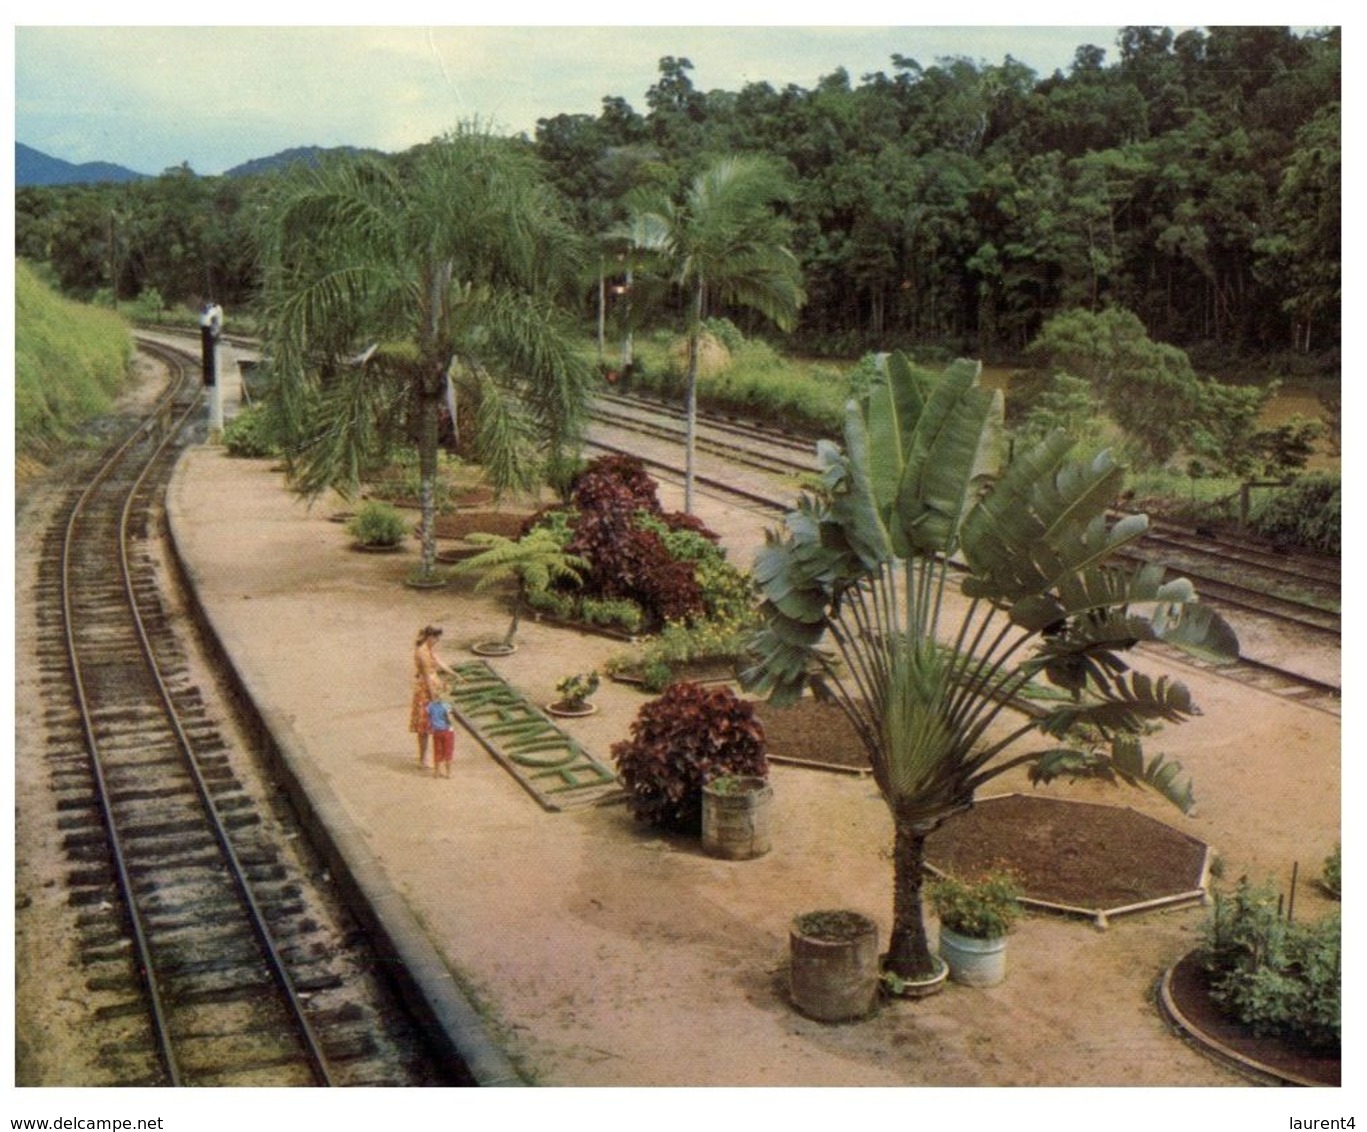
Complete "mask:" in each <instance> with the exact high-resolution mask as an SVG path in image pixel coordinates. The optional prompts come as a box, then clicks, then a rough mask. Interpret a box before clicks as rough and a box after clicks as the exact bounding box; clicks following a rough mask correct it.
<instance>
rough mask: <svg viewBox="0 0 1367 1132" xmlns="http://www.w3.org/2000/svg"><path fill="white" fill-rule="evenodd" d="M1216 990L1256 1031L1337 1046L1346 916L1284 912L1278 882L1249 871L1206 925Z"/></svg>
mask: <svg viewBox="0 0 1367 1132" xmlns="http://www.w3.org/2000/svg"><path fill="white" fill-rule="evenodd" d="M1202 962H1203V965H1204V967H1205V969H1206V971H1207V973H1208V974H1209V976H1210V988H1211V998H1212V999H1214V1001H1215V1002H1216V1003H1218V1004H1219V1005H1220V1006H1221V1007H1222V1008H1223V1009H1224V1010H1225V1011H1226V1012H1227V1013H1228V1014H1229V1015H1230V1016H1231V1017H1233V1018H1236V1019H1238V1020H1239V1021H1240V1022H1242V1023H1244V1024H1245V1025H1247V1026H1250V1027H1251V1028H1252V1029H1253V1031H1254V1033H1257V1034H1271V1035H1277V1036H1281V1037H1285V1038H1290V1039H1292V1040H1296V1041H1303V1042H1304V1043H1306V1044H1307V1045H1309V1046H1312V1047H1315V1048H1318V1049H1333V1048H1337V1047H1338V1046H1339V1043H1340V1026H1341V1013H1342V923H1341V920H1340V917H1339V915H1338V913H1337V912H1335V913H1333V914H1331V915H1329V916H1326V917H1325V918H1324V919H1322V920H1320V921H1318V922H1316V923H1309V924H1305V923H1301V922H1299V921H1291V920H1288V919H1286V918H1284V917H1283V916H1282V912H1281V902H1280V900H1279V899H1278V897H1277V894H1276V891H1275V890H1274V889H1273V888H1272V886H1271V885H1261V886H1255V885H1253V884H1252V883H1251V882H1250V881H1249V880H1248V878H1247V877H1244V878H1242V879H1241V880H1240V881H1239V884H1238V887H1237V888H1236V889H1235V890H1234V892H1233V893H1232V894H1221V893H1217V894H1216V896H1215V904H1214V907H1213V909H1212V910H1211V914H1210V917H1209V919H1208V920H1207V922H1206V923H1205V925H1204V926H1203V947H1202Z"/></svg>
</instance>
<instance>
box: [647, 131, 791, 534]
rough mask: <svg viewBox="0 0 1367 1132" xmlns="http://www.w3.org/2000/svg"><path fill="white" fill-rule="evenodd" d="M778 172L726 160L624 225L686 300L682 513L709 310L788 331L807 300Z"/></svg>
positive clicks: (759, 163) (689, 488) (689, 497)
mask: <svg viewBox="0 0 1367 1132" xmlns="http://www.w3.org/2000/svg"><path fill="white" fill-rule="evenodd" d="M788 195H789V190H788V188H787V185H786V181H785V179H784V176H783V173H782V172H781V170H780V169H779V168H778V167H777V166H775V165H774V164H773V162H771V161H769V160H767V159H764V158H760V157H727V158H723V159H721V160H719V161H717V162H716V163H715V164H713V165H712V166H711V167H709V168H708V169H706V170H704V171H703V172H702V173H700V174H699V175H698V176H697V177H696V178H695V179H694V180H693V182H692V184H691V185H690V186H689V188H688V190H687V191H686V192H685V194H684V197H683V199H682V201H674V200H671V199H668V198H661V197H657V198H655V199H650V198H638V199H637V201H635V202H634V207H633V209H632V212H633V215H632V218H631V220H630V221H629V224H630V226H631V228H632V230H633V233H634V242H637V243H638V246H640V247H642V248H644V249H647V250H649V251H650V252H653V253H654V254H655V255H656V256H657V257H658V258H659V259H660V261H661V262H662V263H663V265H664V266H665V269H666V270H667V272H668V274H669V276H670V278H671V280H672V281H673V282H674V284H676V285H677V286H678V287H680V288H681V289H682V290H683V291H684V293H685V297H686V304H687V305H686V308H685V309H686V314H685V332H686V334H687V338H688V377H687V417H688V424H687V434H686V439H685V470H684V510H685V511H686V512H689V513H691V512H692V510H693V453H694V432H695V428H696V424H697V414H698V341H699V339H700V337H701V336H702V326H703V319H704V317H705V316H706V314H707V311H708V309H709V306H710V304H713V303H727V304H735V305H739V306H746V307H751V308H753V309H754V310H757V311H759V312H760V314H762V315H764V316H765V317H766V318H770V319H772V320H773V321H774V322H775V323H777V324H778V326H779V327H780V328H782V329H785V330H786V329H789V328H790V327H791V326H792V324H793V322H794V321H795V319H796V318H797V312H798V309H799V307H801V305H802V303H803V302H804V301H805V298H806V296H805V295H804V293H803V290H802V282H801V271H800V269H799V267H798V262H797V259H796V257H795V256H794V255H793V253H792V251H790V250H789V248H788V247H787V239H788V225H787V223H786V222H785V221H784V220H783V219H782V218H780V217H779V216H778V215H776V214H775V212H774V207H773V206H774V205H775V204H777V203H778V202H780V201H783V200H785V199H787V197H788Z"/></svg>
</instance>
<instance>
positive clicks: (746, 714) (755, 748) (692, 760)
mask: <svg viewBox="0 0 1367 1132" xmlns="http://www.w3.org/2000/svg"><path fill="white" fill-rule="evenodd" d="M612 757H613V759H614V760H615V761H616V764H617V772H618V774H619V775H620V776H621V779H622V782H623V785H624V786H625V787H626V791H627V806H628V808H629V809H630V810H631V812H632V814H633V815H634V816H635V818H636V819H637V820H638V821H644V822H648V823H650V824H651V825H654V826H658V827H660V828H662V829H668V830H673V831H676V832H682V833H698V832H699V831H700V830H701V828H702V788H703V786H704V785H705V784H706V783H708V782H710V781H712V779H714V778H719V777H721V776H723V775H753V776H758V777H761V778H762V777H765V776H767V775H768V773H769V762H768V758H767V755H766V753H765V743H764V728H763V726H762V725H761V724H760V722H759V720H758V719H756V718H755V712H754V707H753V706H752V705H751V704H750V703H749V702H748V701H746V700H743V699H741V698H740V697H739V696H737V695H736V693H735V692H733V691H731V689H730V688H727V687H725V686H720V687H716V688H711V689H706V688H703V687H702V686H701V685H698V684H692V683H687V682H683V683H678V684H671V685H670V686H669V687H668V688H667V689H666V690H665V692H664V695H662V696H660V697H659V699H656V700H652V701H651V702H650V703H648V704H646V705H645V706H643V707H642V708H641V710H640V712H639V713H638V714H637V716H636V719H635V720H634V721H633V723H632V725H631V738H630V739H627V740H624V741H622V742H620V743H616V744H614V746H613V748H612Z"/></svg>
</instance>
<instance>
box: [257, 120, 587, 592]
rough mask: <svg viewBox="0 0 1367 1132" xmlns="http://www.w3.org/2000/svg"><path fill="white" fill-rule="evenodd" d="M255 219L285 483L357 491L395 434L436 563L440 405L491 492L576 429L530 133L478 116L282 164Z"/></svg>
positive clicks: (549, 216) (555, 230) (308, 489)
mask: <svg viewBox="0 0 1367 1132" xmlns="http://www.w3.org/2000/svg"><path fill="white" fill-rule="evenodd" d="M264 229H265V230H264V238H263V247H264V252H265V264H266V270H265V280H266V285H265V289H264V291H265V293H264V299H263V317H264V321H265V326H266V331H265V335H264V350H265V352H266V353H268V354H269V356H270V358H271V369H272V373H273V375H274V378H275V382H274V397H273V402H272V407H273V409H274V411H275V413H276V418H277V420H278V421H279V423H280V426H281V430H282V432H283V435H284V436H285V437H286V438H287V446H288V449H289V466H290V471H291V475H292V478H293V481H294V483H295V485H296V486H297V487H298V489H299V490H300V491H302V492H305V493H307V494H316V493H317V492H319V491H321V490H322V489H323V488H326V487H330V486H331V487H338V488H340V489H341V490H343V491H344V492H349V491H351V490H354V489H355V487H356V485H357V483H358V482H359V479H360V476H361V474H362V473H363V472H364V470H365V469H366V467H367V466H368V465H370V464H371V463H372V462H373V461H374V460H375V459H377V458H378V457H379V456H381V455H382V454H383V453H384V452H385V451H386V450H387V447H388V446H389V445H390V444H391V443H392V442H393V440H394V438H395V437H396V435H402V434H404V433H405V432H406V433H408V434H409V435H410V436H411V437H413V438H414V439H416V443H417V450H418V466H419V482H420V491H419V496H420V505H421V508H422V535H423V540H422V548H423V553H422V567H421V572H422V574H423V575H431V574H432V573H434V571H435V560H436V524H435V521H434V520H435V504H434V499H435V496H434V485H435V481H436V474H437V462H438V454H439V430H440V418H441V411H442V409H443V408H447V409H448V410H449V412H450V415H451V424H452V427H453V429H455V431H456V439H457V444H458V446H459V448H460V449H461V450H462V451H463V452H464V453H465V454H467V455H469V456H471V457H472V458H473V459H474V460H475V461H477V462H479V463H481V464H483V465H484V468H485V474H486V476H487V478H488V480H489V482H490V483H491V484H492V485H493V487H494V488H495V490H496V491H499V492H502V491H507V490H512V489H526V488H529V487H531V486H533V485H534V484H535V483H536V482H537V476H538V475H539V469H540V467H541V464H540V461H539V460H538V459H537V458H536V456H535V446H537V445H540V446H541V447H542V448H543V449H544V450H546V451H548V452H549V453H550V455H551V457H552V458H554V457H556V456H558V455H559V454H561V453H562V452H563V451H564V450H565V449H566V448H571V447H573V446H574V445H576V444H577V441H578V433H579V428H580V425H581V421H582V419H583V415H584V411H585V405H586V401H587V397H588V394H589V388H590V373H589V369H588V367H587V366H586V365H585V364H584V363H583V362H582V361H581V360H580V359H579V358H577V356H576V355H575V353H574V351H573V348H572V345H571V342H572V339H571V337H570V335H569V334H568V333H567V332H566V329H565V327H564V326H563V325H562V322H561V319H560V316H559V315H558V313H557V303H556V300H557V298H558V297H559V291H558V290H557V288H559V287H560V286H562V285H563V281H564V280H565V279H566V278H567V277H568V275H569V271H568V269H569V268H570V267H571V266H572V264H573V261H574V258H575V254H576V253H577V250H578V244H577V241H576V240H575V239H574V238H573V236H572V235H571V233H570V232H569V230H568V229H567V228H566V227H565V226H564V225H563V223H562V222H561V220H560V217H559V215H558V212H557V209H556V206H555V202H554V198H553V197H552V195H551V193H550V190H549V189H548V188H547V187H546V185H545V184H544V183H543V182H542V181H541V179H540V177H539V174H538V173H537V172H536V169H535V166H534V164H533V158H532V157H531V155H530V153H529V152H528V150H527V148H526V147H525V146H524V145H522V144H521V143H519V142H517V141H513V140H509V139H504V138H499V137H495V136H493V135H490V134H489V133H487V132H484V131H482V130H481V129H480V128H479V127H478V126H462V127H460V128H459V129H457V130H456V131H454V132H453V133H451V134H449V135H447V136H446V137H444V138H442V139H439V140H437V141H434V142H433V143H431V144H430V145H427V146H423V147H420V148H419V149H417V150H414V151H411V152H410V153H409V154H406V155H404V156H403V157H402V158H400V159H399V160H383V159H377V158H370V157H362V158H347V159H342V160H338V161H335V162H333V163H329V164H326V165H324V166H321V167H319V168H317V169H312V170H305V171H302V172H300V173H298V174H296V175H294V176H292V177H290V178H287V179H285V180H284V181H283V182H282V184H281V185H280V186H279V187H278V188H277V190H276V192H275V195H274V198H273V199H272V201H271V202H270V205H269V207H268V209H267V212H266V222H265V225H264ZM349 360H350V362H349ZM467 421H468V422H469V423H468V424H467Z"/></svg>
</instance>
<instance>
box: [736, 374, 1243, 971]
mask: <svg viewBox="0 0 1367 1132" xmlns="http://www.w3.org/2000/svg"><path fill="white" fill-rule="evenodd" d="M879 363H880V368H879V373H878V376H877V378H876V380H874V381H872V382H871V383H870V385H869V390H868V393H867V394H866V396H865V397H864V398H863V399H862V400H861V401H858V402H851V403H850V405H849V406H848V408H847V412H846V420H845V444H844V447H843V448H841V447H839V446H837V445H835V444H833V443H830V442H824V441H823V442H821V443H820V444H818V446H817V452H818V456H819V457H820V459H821V463H822V466H823V471H822V482H821V490H820V491H818V492H813V493H810V494H807V495H804V496H802V497H800V498H799V500H798V503H797V505H796V507H795V508H794V509H793V510H792V511H791V512H790V513H789V515H788V516H787V519H786V521H785V524H784V527H783V529H781V530H779V531H771V532H769V534H768V537H767V538H766V540H765V545H764V547H763V549H762V550H761V552H760V554H759V556H758V557H757V559H756V562H755V570H754V573H755V578H756V581H757V583H758V585H759V587H760V592H761V594H762V595H763V597H764V599H765V600H764V605H763V607H762V612H763V616H764V628H763V629H762V630H761V631H760V632H759V633H758V634H757V635H756V637H755V638H754V641H753V642H752V645H753V647H752V654H753V657H754V662H753V664H752V665H751V667H749V668H748V669H747V670H746V671H745V672H744V673H743V679H744V680H745V682H746V684H747V685H748V686H749V687H750V688H752V689H755V690H758V691H763V692H768V693H770V695H771V697H772V698H773V699H774V701H775V702H777V703H779V704H782V703H785V702H791V700H793V699H794V698H796V697H797V696H798V695H800V694H801V693H802V692H803V690H804V689H805V688H806V686H807V684H808V683H809V682H811V681H814V680H820V681H821V682H822V683H823V684H824V685H825V686H826V687H827V688H828V689H830V690H831V692H832V695H833V696H834V699H835V701H836V703H838V704H839V705H840V707H841V709H842V710H843V711H844V713H845V715H846V717H847V718H848V719H849V721H850V723H851V725H852V726H853V727H854V729H855V732H856V734H857V735H858V736H859V738H860V741H861V744H862V745H863V747H864V750H865V751H866V752H867V754H868V756H869V763H870V766H871V767H872V769H873V777H874V781H875V783H876V784H877V786H878V788H879V791H880V792H881V794H882V795H883V798H884V801H885V802H886V803H887V806H888V809H889V812H890V814H891V817H892V821H893V830H894V846H893V860H892V865H893V924H892V932H891V935H890V938H889V947H888V952H887V955H886V957H885V960H884V965H885V967H886V969H888V970H890V971H892V972H893V974H895V975H897V976H898V977H899V978H904V979H905V978H917V977H922V976H926V975H930V974H931V973H933V971H934V969H935V963H934V959H933V957H932V955H931V953H930V948H929V941H928V938H927V935H926V926H925V917H924V906H923V886H924V879H925V863H926V839H927V838H928V837H929V836H930V835H931V834H932V833H933V832H934V830H935V829H936V828H937V827H938V826H940V825H941V824H942V823H943V822H945V821H947V820H948V819H949V818H950V817H951V816H953V815H954V814H955V813H958V812H959V811H961V810H963V809H966V808H968V807H969V806H971V805H972V804H973V801H974V797H975V795H976V792H977V790H978V789H980V788H981V787H982V786H984V785H985V784H986V783H988V782H990V781H991V780H992V779H993V778H996V777H997V776H999V775H1002V774H1005V773H1007V772H1008V771H1012V770H1025V771H1026V772H1027V773H1028V774H1029V777H1030V778H1031V780H1032V781H1034V782H1050V781H1053V780H1055V779H1058V778H1075V777H1082V776H1085V777H1092V778H1098V779H1101V780H1105V781H1110V782H1126V783H1129V784H1131V785H1143V786H1147V787H1150V788H1152V789H1153V790H1155V791H1157V792H1159V793H1161V794H1162V795H1163V796H1164V797H1166V798H1168V799H1169V800H1170V801H1171V802H1173V803H1174V804H1175V805H1177V806H1178V807H1180V808H1181V809H1183V810H1184V811H1185V810H1189V809H1190V808H1191V805H1192V791H1191V784H1190V782H1189V781H1184V780H1183V779H1182V776H1181V768H1180V767H1179V766H1178V765H1177V764H1175V763H1171V762H1169V761H1168V760H1167V759H1166V758H1165V757H1164V756H1163V755H1162V754H1158V755H1154V756H1152V757H1146V756H1145V754H1144V750H1143V737H1144V735H1145V732H1146V730H1147V728H1148V727H1149V725H1150V724H1153V723H1157V722H1165V723H1180V722H1182V721H1183V720H1185V719H1187V718H1189V717H1190V716H1192V715H1193V714H1195V712H1196V710H1197V709H1196V705H1195V703H1194V702H1193V700H1192V698H1191V695H1190V693H1189V692H1188V691H1187V689H1186V688H1185V687H1184V686H1183V685H1181V684H1179V683H1175V682H1172V681H1170V680H1169V679H1168V678H1167V677H1166V676H1160V677H1157V678H1155V677H1153V676H1150V675H1149V674H1147V673H1144V672H1136V671H1132V670H1131V669H1130V667H1129V665H1128V664H1127V663H1126V660H1125V653H1126V652H1127V651H1128V650H1130V649H1131V648H1133V647H1134V646H1135V645H1136V644H1138V643H1139V642H1140V641H1145V640H1162V641H1166V642H1167V643H1169V644H1171V645H1175V646H1177V647H1180V648H1184V649H1190V650H1193V651H1198V652H1201V653H1203V654H1204V655H1206V656H1208V657H1210V658H1212V659H1215V660H1229V659H1233V658H1234V657H1237V655H1238V640H1237V637H1236V636H1235V635H1234V633H1233V631H1232V630H1231V629H1230V628H1229V626H1228V625H1227V624H1225V623H1224V621H1222V620H1221V619H1220V617H1219V616H1218V615H1217V614H1215V613H1214V612H1213V611H1212V610H1211V609H1210V608H1209V606H1207V605H1204V604H1201V603H1200V602H1198V601H1197V600H1196V592H1195V588H1194V587H1193V586H1192V585H1191V584H1190V582H1189V581H1187V580H1186V579H1183V578H1175V579H1168V578H1167V577H1166V571H1165V569H1164V567H1162V566H1161V565H1152V564H1141V565H1139V566H1134V567H1128V566H1124V565H1121V564H1119V563H1115V562H1114V561H1108V560H1110V559H1112V558H1113V556H1114V555H1115V553H1116V552H1117V551H1118V550H1120V549H1121V548H1123V547H1124V546H1126V545H1127V544H1129V543H1132V542H1134V541H1135V540H1136V539H1138V538H1140V537H1141V536H1142V535H1143V533H1144V531H1145V530H1146V529H1147V526H1148V520H1147V518H1146V517H1145V516H1142V515H1138V516H1127V517H1125V518H1122V519H1119V520H1115V521H1112V520H1110V519H1109V517H1108V514H1107V512H1108V510H1109V508H1110V506H1111V504H1112V502H1113V501H1114V500H1115V499H1116V497H1117V496H1118V494H1119V493H1120V491H1121V489H1122V488H1123V485H1124V469H1123V468H1122V467H1121V466H1119V465H1118V464H1116V463H1115V461H1114V460H1112V459H1111V458H1110V457H1109V455H1108V454H1106V453H1102V454H1100V455H1098V456H1095V457H1092V458H1090V459H1083V460H1076V459H1073V458H1071V451H1072V448H1073V441H1072V440H1071V438H1070V437H1069V436H1068V435H1067V434H1066V433H1062V432H1055V433H1052V434H1050V436H1049V437H1048V438H1047V439H1046V440H1044V441H1043V442H1042V443H1041V444H1039V445H1037V446H1036V447H1035V448H1033V449H1032V450H1030V451H1028V452H1018V453H1016V455H1015V458H1014V459H1012V460H1011V461H1009V462H1007V461H1006V460H1005V459H1004V452H1003V450H1002V448H1003V446H1002V444H1001V428H1002V405H1001V394H1000V393H999V392H994V391H991V390H988V389H984V388H983V387H982V386H981V384H980V381H979V378H980V367H979V366H978V365H977V364H976V363H972V362H965V361H959V362H955V363H954V364H953V365H951V366H950V367H949V368H948V369H947V370H946V371H945V372H944V374H942V375H941V376H939V377H938V378H930V377H929V376H928V375H925V374H923V373H919V372H918V371H917V370H915V369H914V368H913V367H912V365H911V364H910V362H908V360H907V359H906V358H905V357H904V356H902V355H900V354H891V355H887V356H886V357H881V358H880V359H879ZM951 563H960V564H962V570H956V569H953V568H952V567H951ZM951 585H953V586H954V587H955V588H956V589H957V590H958V591H959V593H960V594H961V595H962V597H963V599H964V600H963V601H962V602H960V603H952V602H949V601H947V600H946V597H947V595H948V593H949V589H950V587H951ZM1040 679H1042V680H1045V681H1047V682H1048V683H1050V684H1053V685H1054V686H1055V687H1057V688H1059V689H1060V690H1062V691H1064V692H1066V693H1067V695H1066V696H1065V697H1064V698H1061V699H1059V700H1057V701H1053V702H1051V703H1049V704H1047V705H1042V711H1041V713H1040V715H1039V716H1038V718H1036V719H1032V720H1026V721H1023V722H1016V723H1014V724H1013V725H1012V726H1010V727H1008V728H1006V729H1004V733H1003V732H1001V731H999V732H997V733H993V731H992V725H993V724H994V723H995V722H997V721H998V720H999V719H1001V717H1002V716H1003V714H1004V713H1005V712H1007V711H1008V710H1010V706H1011V704H1012V702H1013V700H1014V699H1015V697H1016V696H1017V695H1019V694H1020V693H1021V692H1022V691H1023V690H1024V689H1025V688H1026V687H1028V686H1029V685H1030V684H1031V683H1032V682H1034V681H1037V680H1040ZM1031 737H1034V738H1035V743H1034V744H1029V745H1027V740H1028V739H1030V738H1031ZM1098 740H1099V741H1098ZM1022 747H1024V748H1025V749H1023V750H1022V749H1020V748H1022Z"/></svg>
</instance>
